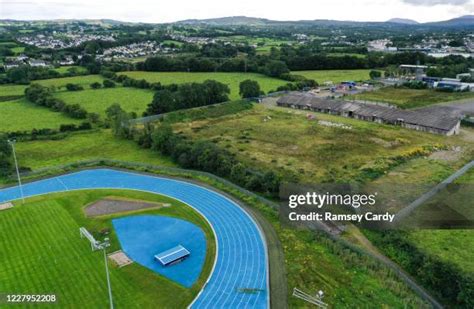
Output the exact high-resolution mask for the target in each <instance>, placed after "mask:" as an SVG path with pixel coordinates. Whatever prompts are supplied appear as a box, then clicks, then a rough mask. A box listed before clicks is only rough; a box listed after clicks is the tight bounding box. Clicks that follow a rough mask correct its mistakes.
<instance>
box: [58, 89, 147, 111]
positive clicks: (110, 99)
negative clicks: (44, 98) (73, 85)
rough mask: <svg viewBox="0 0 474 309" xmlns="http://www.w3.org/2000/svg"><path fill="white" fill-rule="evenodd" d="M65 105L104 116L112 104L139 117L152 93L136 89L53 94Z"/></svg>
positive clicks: (89, 90) (86, 90) (90, 90)
mask: <svg viewBox="0 0 474 309" xmlns="http://www.w3.org/2000/svg"><path fill="white" fill-rule="evenodd" d="M54 96H55V97H57V98H59V99H62V100H64V102H66V103H67V104H79V105H81V106H82V107H83V108H85V109H86V110H87V111H88V112H89V113H97V114H99V115H101V116H102V117H104V116H105V110H106V109H107V108H108V107H109V106H110V105H112V104H114V103H119V104H120V106H121V107H122V108H123V109H124V110H125V111H127V112H135V113H136V114H137V115H138V116H139V117H141V115H142V113H143V112H144V111H145V110H146V107H147V105H148V104H150V103H151V101H152V100H153V91H151V90H145V89H136V88H124V87H115V88H101V89H87V88H86V89H85V90H81V91H61V92H57V93H55V94H54Z"/></svg>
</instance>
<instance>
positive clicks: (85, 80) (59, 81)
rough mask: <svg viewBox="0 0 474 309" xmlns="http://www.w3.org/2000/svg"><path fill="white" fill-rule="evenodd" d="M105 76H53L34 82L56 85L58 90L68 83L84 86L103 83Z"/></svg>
mask: <svg viewBox="0 0 474 309" xmlns="http://www.w3.org/2000/svg"><path fill="white" fill-rule="evenodd" d="M103 80H104V78H102V77H101V76H100V75H81V76H72V77H62V78H52V79H42V80H36V81H33V82H32V83H37V84H40V85H42V86H46V87H51V86H54V87H56V88H57V90H58V89H59V90H62V89H63V87H64V86H66V84H69V83H72V84H78V85H81V86H83V87H84V88H89V85H90V84H92V83H94V82H99V83H102V81H103Z"/></svg>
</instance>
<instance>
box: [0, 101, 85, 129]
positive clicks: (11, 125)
mask: <svg viewBox="0 0 474 309" xmlns="http://www.w3.org/2000/svg"><path fill="white" fill-rule="evenodd" d="M81 122H82V121H81V120H77V119H72V118H69V117H67V116H65V115H64V114H62V113H59V112H54V111H52V110H50V109H48V108H45V107H41V106H36V105H34V104H33V103H31V102H29V101H27V100H26V99H24V98H23V99H18V100H14V101H5V102H0V132H12V131H31V130H32V129H59V126H60V125H61V124H79V123H81Z"/></svg>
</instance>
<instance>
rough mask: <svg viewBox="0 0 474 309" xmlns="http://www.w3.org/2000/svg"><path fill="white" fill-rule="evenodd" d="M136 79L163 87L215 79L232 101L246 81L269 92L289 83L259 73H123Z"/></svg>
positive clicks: (236, 97)
mask: <svg viewBox="0 0 474 309" xmlns="http://www.w3.org/2000/svg"><path fill="white" fill-rule="evenodd" d="M118 74H123V75H127V76H130V77H132V78H135V79H145V80H147V81H148V82H152V83H156V82H160V83H161V84H163V85H167V84H172V83H176V84H183V83H193V82H197V83H202V82H203V81H205V80H207V79H213V80H216V81H218V82H221V83H224V84H227V85H228V86H229V88H230V99H231V100H236V99H238V98H239V84H240V82H241V81H244V80H246V79H251V80H255V81H257V82H258V83H259V84H260V88H261V89H262V90H263V91H265V92H268V91H270V90H275V89H276V88H277V87H278V86H281V85H284V84H286V83H287V81H284V80H281V79H277V78H272V77H268V76H265V75H262V74H257V73H222V72H217V73H194V72H191V73H187V72H143V71H134V72H121V73H118Z"/></svg>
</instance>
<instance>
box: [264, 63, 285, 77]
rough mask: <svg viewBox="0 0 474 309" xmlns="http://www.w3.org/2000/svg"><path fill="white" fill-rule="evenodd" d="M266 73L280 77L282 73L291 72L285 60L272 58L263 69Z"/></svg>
mask: <svg viewBox="0 0 474 309" xmlns="http://www.w3.org/2000/svg"><path fill="white" fill-rule="evenodd" d="M263 72H264V73H265V74H266V75H268V76H272V77H279V76H280V75H282V74H285V73H289V72H290V70H289V69H288V66H287V65H286V63H285V62H283V61H279V60H270V61H269V62H268V63H267V64H266V65H265V68H264V71H263Z"/></svg>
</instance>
